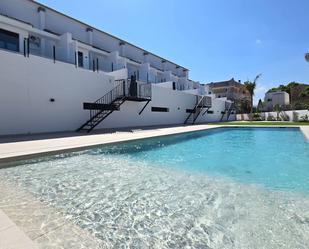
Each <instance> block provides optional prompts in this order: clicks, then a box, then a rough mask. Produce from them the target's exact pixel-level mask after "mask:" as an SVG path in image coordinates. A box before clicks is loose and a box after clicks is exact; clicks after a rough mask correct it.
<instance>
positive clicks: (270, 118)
mask: <svg viewBox="0 0 309 249" xmlns="http://www.w3.org/2000/svg"><path fill="white" fill-rule="evenodd" d="M267 121H276V119H275V117H274V116H273V115H271V114H270V113H269V114H268V116H267Z"/></svg>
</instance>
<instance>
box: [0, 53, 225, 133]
mask: <svg viewBox="0 0 309 249" xmlns="http://www.w3.org/2000/svg"><path fill="white" fill-rule="evenodd" d="M124 71H125V70H122V71H119V72H118V74H117V72H114V73H113V74H110V75H108V74H105V73H97V72H92V71H89V70H84V69H80V68H75V66H74V65H71V64H66V63H61V62H56V63H53V61H51V60H48V59H45V58H41V57H37V56H30V58H25V57H24V56H22V55H20V54H14V53H10V52H5V51H0V89H1V91H0V121H1V122H0V135H9V134H27V133H42V132H59V131H74V130H76V129H77V128H79V127H80V126H81V125H82V124H83V123H85V122H86V121H87V120H88V119H89V111H87V110H83V103H84V102H94V101H95V100H96V99H98V98H100V97H102V96H103V95H104V94H105V93H107V92H108V91H110V90H111V89H112V88H113V87H114V86H115V81H114V77H113V76H115V77H117V78H119V77H120V76H123V74H124V73H125V72H124ZM111 75H112V76H111ZM50 99H54V100H55V101H54V102H51V101H50ZM195 103H196V96H195V95H194V94H190V93H185V92H182V91H175V90H172V89H170V88H167V87H166V86H165V85H164V84H163V85H162V86H160V84H157V85H156V84H153V85H152V101H151V102H150V103H149V104H148V106H147V107H146V108H145V110H144V112H143V113H142V114H141V115H139V112H140V110H142V108H143V107H144V105H145V102H130V101H127V102H125V103H124V104H123V105H122V106H121V109H120V111H115V112H113V113H112V115H110V116H109V117H108V118H107V119H106V120H104V122H102V123H101V124H100V125H99V126H98V127H97V129H100V128H115V127H130V126H150V125H163V124H183V123H184V121H185V120H186V118H187V117H188V115H189V113H187V112H186V109H193V108H194V106H195ZM224 103H225V102H224V100H221V99H214V100H213V107H212V108H211V110H212V111H213V114H209V113H206V114H205V115H204V116H202V115H200V117H199V118H198V120H197V123H203V122H217V121H219V120H220V119H221V117H222V114H221V111H223V110H224V106H225V104H224ZM151 107H166V108H168V109H169V111H168V112H152V111H151Z"/></svg>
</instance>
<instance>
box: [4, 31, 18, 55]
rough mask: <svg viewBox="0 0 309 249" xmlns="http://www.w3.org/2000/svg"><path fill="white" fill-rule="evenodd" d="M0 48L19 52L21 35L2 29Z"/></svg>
mask: <svg viewBox="0 0 309 249" xmlns="http://www.w3.org/2000/svg"><path fill="white" fill-rule="evenodd" d="M0 48H3V49H7V50H11V51H14V52H19V34H17V33H13V32H10V31H7V30H4V29H0Z"/></svg>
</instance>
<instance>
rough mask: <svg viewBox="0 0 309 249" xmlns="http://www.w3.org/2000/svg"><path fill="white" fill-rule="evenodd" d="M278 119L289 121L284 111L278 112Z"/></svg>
mask: <svg viewBox="0 0 309 249" xmlns="http://www.w3.org/2000/svg"><path fill="white" fill-rule="evenodd" d="M280 119H281V120H282V121H290V117H289V116H288V115H287V114H286V113H285V112H281V113H280Z"/></svg>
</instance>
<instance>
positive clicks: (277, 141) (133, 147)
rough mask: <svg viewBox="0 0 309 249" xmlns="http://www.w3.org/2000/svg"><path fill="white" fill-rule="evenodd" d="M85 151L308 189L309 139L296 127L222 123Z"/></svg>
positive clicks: (293, 189)
mask: <svg viewBox="0 0 309 249" xmlns="http://www.w3.org/2000/svg"><path fill="white" fill-rule="evenodd" d="M89 153H91V154H93V155H100V154H101V155H104V154H107V153H109V154H114V155H115V156H118V157H121V158H124V159H125V158H130V159H131V160H138V161H146V162H148V163H151V162H152V163H155V164H156V165H161V166H162V167H171V168H177V169H183V170H186V171H188V172H191V173H192V172H194V173H201V174H203V173H205V174H207V175H222V176H227V177H231V178H233V179H235V180H237V181H241V182H245V183H255V184H262V185H264V186H267V187H270V188H273V189H285V190H291V191H306V192H308V191H309V142H308V141H307V140H306V139H305V137H304V135H303V134H302V133H301V131H300V130H299V129H298V128H247V129H243V128H242V129H241V131H240V129H239V128H234V129H232V128H223V129H219V130H215V131H202V132H197V133H189V134H182V135H176V136H170V137H162V138H160V139H158V138H154V139H148V140H141V141H136V142H129V143H126V144H122V145H115V146H111V147H110V146H109V147H103V148H99V149H96V150H93V151H90V152H89Z"/></svg>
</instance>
